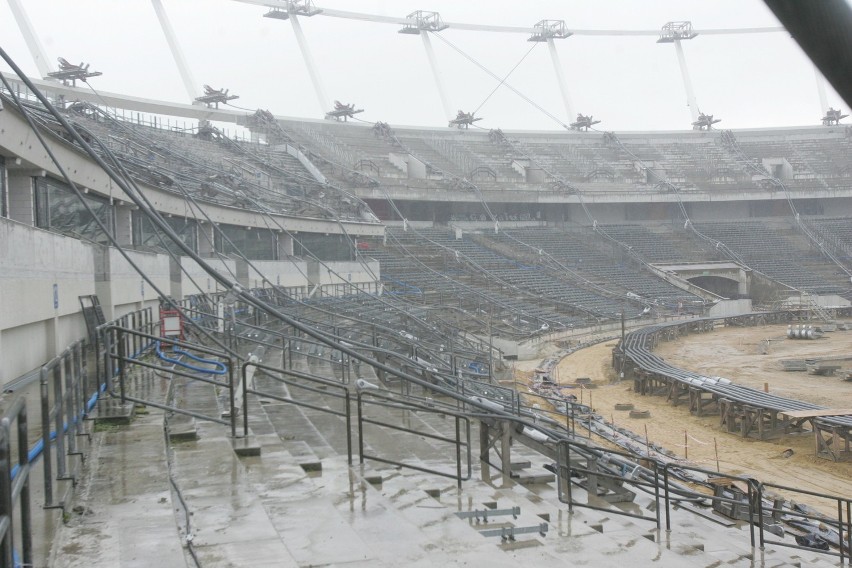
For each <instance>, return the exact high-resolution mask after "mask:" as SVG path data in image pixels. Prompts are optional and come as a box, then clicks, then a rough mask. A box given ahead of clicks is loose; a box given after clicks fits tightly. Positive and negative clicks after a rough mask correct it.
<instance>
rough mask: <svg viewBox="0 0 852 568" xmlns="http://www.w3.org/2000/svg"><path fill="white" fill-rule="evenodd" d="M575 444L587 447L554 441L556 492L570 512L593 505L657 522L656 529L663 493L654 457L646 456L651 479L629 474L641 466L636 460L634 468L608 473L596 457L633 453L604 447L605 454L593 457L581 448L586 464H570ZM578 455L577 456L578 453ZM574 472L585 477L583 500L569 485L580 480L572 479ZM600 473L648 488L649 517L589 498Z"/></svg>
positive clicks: (611, 478) (592, 496)
mask: <svg viewBox="0 0 852 568" xmlns="http://www.w3.org/2000/svg"><path fill="white" fill-rule="evenodd" d="M576 447H582V448H583V449H588V446H587V445H585V444H577V443H575V442H571V441H569V440H560V441H559V442H558V444H557V458H558V459H557V468H556V471H557V494H558V497H559V501H560V502H562V503H567V504H568V512H569V513H572V512H573V511H574V507H583V508H586V509H593V510H595V511H604V512H607V513H615V514H618V515H622V516H625V517H631V518H634V519H642V520H646V521H653V522H654V523H655V524H656V525H657V529H659V528H660V526H661V522H660V501H661V498H662V496H661V495H660V468H659V464H658V463H657V462H656V460H648V461H647V462H646V463H647V466H646V467H647V468H648V469H650V470H651V472H652V474H653V477H654V481H653V482H650V481H644V480H642V479H639V478H638V477H637V478H633V477H632V474H635V472H636V470H638V469H639V468H641V467H642V466H641V465H639V464H636V468H635V469H634V470H633V472H622V473H621V474H614V473H609V472H608V471H606V470H605V469H604V468H601V467H598V460H600V459H605V458H606V457H608V456H609V455H617V456H621V457H623V458H626V459H627V460H635V459H636V456H634V455H632V454H628V453H625V452H617V451H615V450H607V453H606V456H601V457H600V458H592V457H590V456H589V454H588V452H583V454H582V456H581V459H583V460H585V461H586V464H587V467H581V466H578V465H574V464H572V459H573V457H574V456H575V455H577V453H576V451H574V453H573V454H572V448H576ZM577 457H580V456H579V455H577ZM574 474H581V475H582V476H583V477H584V478H585V479H586V485H587V487H586V494H587V495H588V499H587V501H586V502H585V503H581V502H579V501H577V500H576V499H575V498H574V491H573V487H572V486H573V485H574V484H575V483H576V484H579V482H578V481H576V480H575V477H574ZM599 477H602V478H605V479H610V480H612V481H614V482H617V483H622V482H624V483H629V484H630V485H633V486H636V487H640V488H641V487H645V488H648V489H649V490H650V492H652V494H653V498H654V504H655V507H654V513H655V514H654V516H653V517H649V516H646V515H642V514H641V513H631V512H629V511H624V510H621V509H618V508H615V507H602V506H599V505H595V504H593V503H592V500H593V499H596V498H597V478H599ZM666 490H667V488H666ZM666 520H667V521H668V509H667V510H666Z"/></svg>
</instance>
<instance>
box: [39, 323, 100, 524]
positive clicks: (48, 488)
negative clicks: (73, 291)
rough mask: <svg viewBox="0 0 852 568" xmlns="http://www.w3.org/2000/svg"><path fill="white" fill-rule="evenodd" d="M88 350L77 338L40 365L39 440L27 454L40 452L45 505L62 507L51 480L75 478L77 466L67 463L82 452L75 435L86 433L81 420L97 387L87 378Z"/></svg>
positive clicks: (46, 506) (95, 394) (93, 399)
mask: <svg viewBox="0 0 852 568" xmlns="http://www.w3.org/2000/svg"><path fill="white" fill-rule="evenodd" d="M88 353H89V346H88V343H87V342H86V341H85V340H83V339H81V340H79V341H76V342H74V343H72V344H71V345H70V346H69V347H68V348H67V349H65V351H63V352H62V353H60V354H59V355H58V356H56V357H54V358H53V359H51V360H50V361H48V362H47V363H46V364H45V365H44V366H42V368H41V373H40V379H41V380H40V392H41V440H40V441H39V443H38V444H36V446H34V447H33V449H32V452H31V453H32V456H31V457H32V458H33V459H34V458H35V457H37V456H38V455H39V454H42V453H43V454H44V457H43V460H42V464H43V468H44V507H45V508H55V507H58V508H64V507H65V503H64V502H61V501H59V502H57V501H55V496H54V483H55V482H58V481H69V480H70V481H72V482H73V481H75V480H76V476H77V470H76V467H69V458H70V457H72V456H82V455H83V452H82V450H81V449H80V448H79V447H78V444H77V438H79V437H81V436H88V433H87V432H86V431H85V428H83V420H84V419H85V418H87V417H88V415H89V411H90V410H91V407H92V406H93V405H94V402H95V400H96V397H97V393H98V390H99V389H98V387H97V386H96V385H94V384H90V381H89V376H88V364H87V358H88ZM51 442H53V443H54V446H55V451H54V452H51V450H50V446H51ZM54 459H55V460H56V471H55V473H54V471H53V469H54V463H53V461H54ZM81 462H82V460H80V462H77V465H79V464H80V463H81ZM54 475H55V476H54Z"/></svg>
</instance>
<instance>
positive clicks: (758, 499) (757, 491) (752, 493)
mask: <svg viewBox="0 0 852 568" xmlns="http://www.w3.org/2000/svg"><path fill="white" fill-rule="evenodd" d="M755 485H756V484H755V483H753V482H749V484H748V509H749V510H748V516H749V521H750V522H749V531H750V534H751V547H752V548H754V525H755V522H757V523H759V525H758V526H759V527H760V530H759V534H760V550H763V495H762V493H763V491H762V490H761V488H760V486H759V485H757V487H755ZM755 509H757V521H755V519H754V513H755Z"/></svg>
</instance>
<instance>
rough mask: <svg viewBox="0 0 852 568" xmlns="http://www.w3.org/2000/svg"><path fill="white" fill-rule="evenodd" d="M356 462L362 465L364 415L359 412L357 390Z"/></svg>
mask: <svg viewBox="0 0 852 568" xmlns="http://www.w3.org/2000/svg"><path fill="white" fill-rule="evenodd" d="M357 400H358V463H360V464H361V465H364V417H363V415H362V413H361V391H358V395H357Z"/></svg>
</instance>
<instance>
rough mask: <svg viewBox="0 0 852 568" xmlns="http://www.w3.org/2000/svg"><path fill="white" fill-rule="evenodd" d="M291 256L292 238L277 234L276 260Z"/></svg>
mask: <svg viewBox="0 0 852 568" xmlns="http://www.w3.org/2000/svg"><path fill="white" fill-rule="evenodd" d="M288 256H293V237H291V236H290V235H288V234H286V233H278V260H282V259H285V258H287V257H288Z"/></svg>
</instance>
